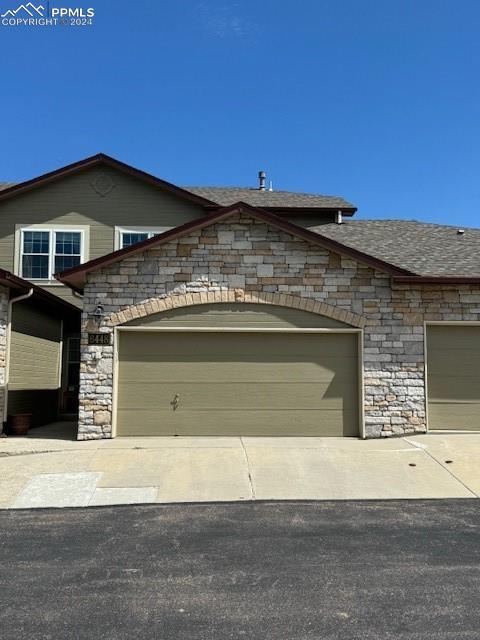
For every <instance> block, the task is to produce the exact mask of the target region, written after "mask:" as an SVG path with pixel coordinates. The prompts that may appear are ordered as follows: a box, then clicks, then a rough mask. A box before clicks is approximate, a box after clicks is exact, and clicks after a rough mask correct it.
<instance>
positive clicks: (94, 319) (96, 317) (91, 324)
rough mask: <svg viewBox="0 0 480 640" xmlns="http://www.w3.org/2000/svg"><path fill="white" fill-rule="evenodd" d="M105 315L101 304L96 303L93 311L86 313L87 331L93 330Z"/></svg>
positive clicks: (98, 325)
mask: <svg viewBox="0 0 480 640" xmlns="http://www.w3.org/2000/svg"><path fill="white" fill-rule="evenodd" d="M104 315H105V310H104V308H103V306H102V305H101V304H97V306H96V307H95V311H94V312H93V313H89V314H88V320H87V331H95V330H96V329H98V328H99V327H100V325H101V323H102V318H103V317H104Z"/></svg>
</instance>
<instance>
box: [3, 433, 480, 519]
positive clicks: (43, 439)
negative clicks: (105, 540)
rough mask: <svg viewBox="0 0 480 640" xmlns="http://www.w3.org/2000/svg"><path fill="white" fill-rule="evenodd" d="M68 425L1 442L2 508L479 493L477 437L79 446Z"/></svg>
mask: <svg viewBox="0 0 480 640" xmlns="http://www.w3.org/2000/svg"><path fill="white" fill-rule="evenodd" d="M74 431H75V425H72V424H68V423H58V424H56V425H50V426H49V427H43V428H41V429H35V430H32V431H31V435H30V436H29V437H27V438H1V439H0V507H3V508H11V507H13V508H29V507H65V506H94V505H95V506H97V505H105V504H135V503H147V502H163V503H168V502H203V501H236V500H294V499H297V500H298V499H308V500H312V499H313V500H330V499H342V500H343V499H394V498H473V497H478V495H480V465H479V461H480V434H444V435H440V434H428V435H422V436H414V437H408V438H401V439H400V438H398V439H389V440H366V441H362V440H356V439H353V438H352V439H350V438H208V437H203V438H187V437H178V438H173V437H172V438H117V439H114V440H100V441H87V442H77V441H76V440H75V439H74Z"/></svg>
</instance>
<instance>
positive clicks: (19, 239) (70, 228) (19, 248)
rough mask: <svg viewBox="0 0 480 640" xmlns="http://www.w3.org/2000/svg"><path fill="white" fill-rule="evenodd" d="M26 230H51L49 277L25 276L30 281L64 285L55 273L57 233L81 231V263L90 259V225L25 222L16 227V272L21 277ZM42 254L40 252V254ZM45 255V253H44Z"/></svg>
mask: <svg viewBox="0 0 480 640" xmlns="http://www.w3.org/2000/svg"><path fill="white" fill-rule="evenodd" d="M25 231H48V232H49V252H48V278H25V280H28V281H29V282H34V283H39V284H50V285H55V286H57V285H58V286H60V287H61V286H63V285H62V283H61V282H58V281H57V280H55V278H54V274H55V270H54V269H55V255H61V254H56V253H55V233H64V232H66V233H69V232H73V233H79V234H80V264H82V263H83V262H86V261H87V260H88V244H89V227H88V225H61V224H59V225H50V224H32V225H29V224H25V225H17V227H16V229H15V264H14V272H15V274H16V275H18V276H19V277H21V278H23V277H24V276H23V275H22V262H23V260H22V258H23V255H24V253H23V237H24V232H25ZM27 255H30V254H27ZM38 255H40V254H38ZM42 255H45V254H42Z"/></svg>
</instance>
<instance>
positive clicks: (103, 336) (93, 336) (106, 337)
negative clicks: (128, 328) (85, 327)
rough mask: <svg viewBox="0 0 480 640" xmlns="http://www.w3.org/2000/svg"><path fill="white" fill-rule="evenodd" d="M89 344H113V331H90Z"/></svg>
mask: <svg viewBox="0 0 480 640" xmlns="http://www.w3.org/2000/svg"><path fill="white" fill-rule="evenodd" d="M88 344H99V345H110V344H112V334H111V333H89V334H88Z"/></svg>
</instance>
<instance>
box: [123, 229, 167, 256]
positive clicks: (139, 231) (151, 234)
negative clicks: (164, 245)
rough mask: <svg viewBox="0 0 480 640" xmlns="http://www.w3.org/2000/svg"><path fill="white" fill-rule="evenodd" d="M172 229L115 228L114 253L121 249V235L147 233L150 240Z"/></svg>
mask: <svg viewBox="0 0 480 640" xmlns="http://www.w3.org/2000/svg"><path fill="white" fill-rule="evenodd" d="M170 229H173V227H166V226H162V227H146V226H142V227H140V226H128V227H115V239H114V251H118V249H122V248H123V247H122V235H123V234H124V233H148V237H149V238H152V237H153V236H154V235H155V234H158V233H165V231H169V230H170Z"/></svg>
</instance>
